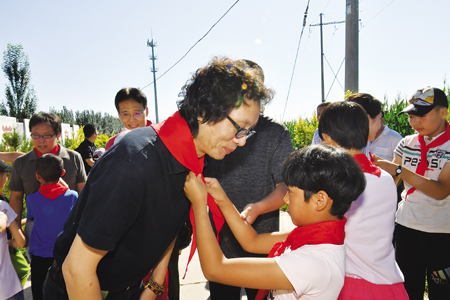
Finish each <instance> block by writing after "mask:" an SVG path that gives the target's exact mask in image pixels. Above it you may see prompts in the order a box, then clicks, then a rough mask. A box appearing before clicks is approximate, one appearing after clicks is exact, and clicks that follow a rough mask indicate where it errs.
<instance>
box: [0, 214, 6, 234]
mask: <svg viewBox="0 0 450 300" xmlns="http://www.w3.org/2000/svg"><path fill="white" fill-rule="evenodd" d="M7 225H8V216H7V215H6V214H5V213H4V212H3V211H0V233H2V232H3V231H5V229H6V228H7Z"/></svg>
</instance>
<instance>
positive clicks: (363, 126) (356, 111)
mask: <svg viewBox="0 0 450 300" xmlns="http://www.w3.org/2000/svg"><path fill="white" fill-rule="evenodd" d="M324 133H325V134H328V135H329V136H330V138H331V139H332V140H333V141H335V142H336V143H337V144H338V145H339V146H341V147H343V148H345V149H356V150H361V149H363V148H364V147H366V145H367V139H368V137H369V119H368V118H367V113H366V112H365V111H364V108H362V107H361V105H359V104H358V103H355V102H349V101H339V102H334V103H332V104H330V105H329V106H328V108H327V109H326V110H325V111H324V112H323V114H322V117H321V118H320V121H319V135H320V138H321V139H323V136H322V134H324Z"/></svg>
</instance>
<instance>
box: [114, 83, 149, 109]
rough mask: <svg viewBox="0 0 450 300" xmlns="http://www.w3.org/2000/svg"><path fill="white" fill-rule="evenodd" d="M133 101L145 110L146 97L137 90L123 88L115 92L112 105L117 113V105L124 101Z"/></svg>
mask: <svg viewBox="0 0 450 300" xmlns="http://www.w3.org/2000/svg"><path fill="white" fill-rule="evenodd" d="M130 99H132V100H134V101H136V102H138V103H140V104H142V106H143V107H144V108H147V96H145V94H144V93H143V92H142V91H141V90H140V89H137V88H123V89H121V90H120V91H118V92H117V94H116V98H115V99H114V104H115V105H116V109H117V112H119V103H120V102H122V101H126V100H130Z"/></svg>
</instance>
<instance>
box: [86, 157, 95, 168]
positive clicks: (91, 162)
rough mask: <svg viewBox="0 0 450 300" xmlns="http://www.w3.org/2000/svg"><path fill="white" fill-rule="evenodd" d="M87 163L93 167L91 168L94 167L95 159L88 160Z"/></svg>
mask: <svg viewBox="0 0 450 300" xmlns="http://www.w3.org/2000/svg"><path fill="white" fill-rule="evenodd" d="M85 161H86V163H87V164H88V165H89V166H91V167H92V166H94V163H95V161H94V159H92V158H86V159H85Z"/></svg>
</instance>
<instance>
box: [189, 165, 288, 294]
mask: <svg viewBox="0 0 450 300" xmlns="http://www.w3.org/2000/svg"><path fill="white" fill-rule="evenodd" d="M190 174H191V176H190V179H188V180H187V182H186V185H185V191H186V195H187V196H188V197H189V199H190V200H191V201H192V205H193V210H194V216H195V232H196V237H197V247H198V254H199V258H200V263H201V266H202V270H203V273H204V275H205V277H206V278H207V279H208V280H210V281H215V282H220V283H223V284H228V285H235V286H244V287H249V288H256V289H285V290H293V287H292V285H291V283H290V282H289V280H288V279H287V278H286V275H285V274H284V273H283V271H282V270H281V269H280V267H279V266H278V264H277V263H276V262H275V260H274V259H273V258H236V259H227V258H225V257H224V255H223V253H222V250H221V249H220V247H219V245H218V244H217V241H216V238H215V236H214V232H213V230H212V227H211V223H210V220H209V215H208V209H207V204H206V203H207V202H206V190H205V188H204V185H203V186H202V185H201V184H203V183H202V182H201V179H200V178H196V177H195V175H194V174H193V173H192V172H191V173H190ZM197 180H200V182H201V184H197V183H199V182H198V181H197ZM189 181H190V182H189ZM194 181H197V182H194ZM201 189H203V191H201V192H199V191H200V190H201ZM234 214H235V219H236V220H237V221H239V222H240V223H244V221H243V220H241V218H240V216H239V214H238V213H237V211H236V210H235V211H234ZM227 221H228V220H227ZM248 226H250V225H248Z"/></svg>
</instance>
